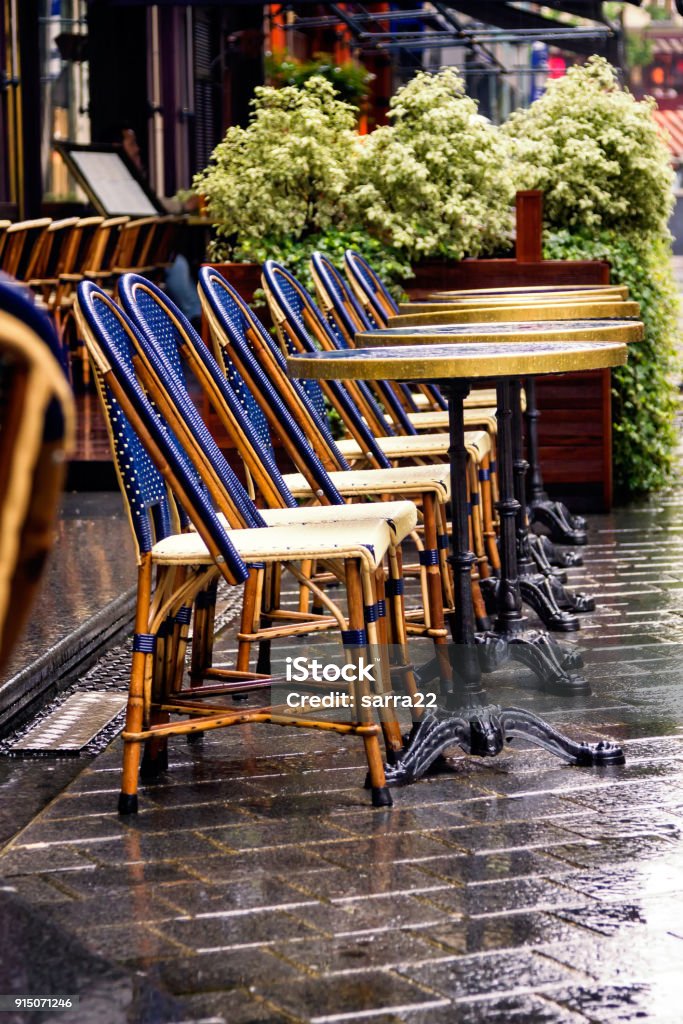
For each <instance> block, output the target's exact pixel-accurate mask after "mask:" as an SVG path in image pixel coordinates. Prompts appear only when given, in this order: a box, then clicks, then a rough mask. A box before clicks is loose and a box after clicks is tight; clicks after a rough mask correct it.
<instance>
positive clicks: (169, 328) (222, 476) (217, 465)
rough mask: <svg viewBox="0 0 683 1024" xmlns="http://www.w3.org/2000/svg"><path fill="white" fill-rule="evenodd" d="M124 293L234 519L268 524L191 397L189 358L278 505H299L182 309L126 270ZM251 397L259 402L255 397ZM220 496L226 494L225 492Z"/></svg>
mask: <svg viewBox="0 0 683 1024" xmlns="http://www.w3.org/2000/svg"><path fill="white" fill-rule="evenodd" d="M119 296H120V301H121V305H122V307H123V309H124V310H125V312H126V313H127V314H128V316H129V317H130V318H131V320H132V321H133V323H134V324H135V325H136V327H138V329H139V330H138V334H137V339H138V340H139V344H140V355H141V357H142V358H143V359H144V360H146V361H147V362H148V368H149V370H150V371H151V373H152V374H153V375H154V377H155V380H156V382H157V384H158V385H160V386H161V387H162V388H163V390H164V391H165V392H166V394H167V395H168V397H169V398H170V399H171V406H170V410H171V415H173V414H174V413H175V410H176V409H181V410H182V414H183V427H184V428H187V430H189V432H190V436H189V437H188V443H189V444H190V445H194V446H195V448H196V450H197V451H198V453H200V457H201V458H203V459H204V460H205V463H204V465H207V466H208V468H209V470H210V471H212V472H213V473H214V474H215V476H216V478H217V480H218V481H219V484H218V486H219V487H220V488H222V489H225V491H226V492H227V494H228V495H229V503H230V508H231V511H232V514H233V517H235V516H236V517H237V518H238V522H236V523H235V525H241V526H250V527H260V526H264V525H265V523H264V520H263V517H262V516H261V515H260V513H259V512H258V510H257V509H256V507H255V505H254V503H253V502H252V500H251V498H250V497H249V496H248V494H247V493H246V491H245V490H244V488H243V487H242V484H241V483H240V481H239V480H238V478H237V477H236V475H235V473H234V472H233V470H232V469H231V468H230V466H229V465H228V463H227V461H226V460H225V458H224V456H223V454H222V452H221V451H220V449H219V448H218V446H217V444H216V442H215V441H214V439H213V437H212V436H211V434H210V432H209V430H208V429H207V427H206V424H205V423H204V421H203V419H202V417H201V415H200V414H199V412H198V410H197V408H196V406H195V404H194V402H193V401H192V398H191V396H190V393H189V390H188V388H187V384H186V377H185V366H184V361H185V365H186V366H187V367H189V370H190V372H191V373H192V374H193V375H195V376H196V378H197V380H198V381H199V383H200V384H201V385H202V386H205V387H206V390H207V393H210V396H212V397H213V398H215V399H216V402H217V404H218V403H219V402H220V403H223V405H224V408H225V409H226V411H227V414H228V415H227V418H226V420H225V422H226V425H227V426H228V429H231V432H232V440H233V441H234V443H235V445H236V447H237V448H238V451H240V452H241V453H242V457H243V460H244V461H245V464H246V465H247V468H249V469H250V472H251V467H253V466H254V465H255V463H254V458H255V459H256V462H257V468H260V469H261V472H265V473H266V474H267V477H268V480H269V482H270V485H271V486H270V488H269V490H270V491H271V492H272V490H273V489H274V491H275V496H276V501H275V502H274V503H275V504H277V505H279V506H281V507H282V506H290V507H292V508H293V507H296V500H295V498H294V497H293V496H292V494H291V493H290V491H289V489H288V488H287V485H286V484H285V482H284V480H283V479H282V476H281V474H280V471H279V469H278V467H277V464H276V462H275V458H274V456H273V450H272V447H267V446H266V445H264V443H263V441H262V439H261V435H260V433H259V431H258V430H256V428H255V427H254V425H253V423H252V421H251V418H250V412H249V411H247V410H246V409H245V406H244V404H243V400H242V399H241V398H238V397H237V395H236V394H235V392H234V391H233V389H232V388H231V387H230V386H229V385H228V382H227V381H226V378H225V375H224V374H223V373H222V372H221V369H220V367H219V366H218V364H217V363H216V361H215V359H214V358H213V356H212V355H211V353H210V352H209V350H208V349H207V347H206V345H204V343H203V342H202V340H201V338H200V337H199V335H198V334H197V332H196V331H195V329H194V328H193V327H192V324H191V323H190V322H189V321H188V319H187V318H186V317H185V315H184V314H183V313H182V312H181V310H179V309H178V307H177V306H176V305H175V304H174V303H173V302H172V301H171V300H170V299H169V298H168V297H167V296H166V295H164V293H163V292H162V291H161V290H160V289H159V288H157V287H156V285H154V284H152V282H151V281H148V280H146V279H145V278H144V277H140V276H139V275H138V274H124V276H123V277H122V278H121V281H120V282H119ZM183 357H184V358H183ZM240 383H241V380H240ZM249 399H250V400H251V403H252V404H255V403H253V399H252V396H251V395H249ZM257 408H258V407H257ZM258 411H259V412H260V410H258ZM266 430H267V424H266ZM218 497H221V495H220V493H219V495H218Z"/></svg>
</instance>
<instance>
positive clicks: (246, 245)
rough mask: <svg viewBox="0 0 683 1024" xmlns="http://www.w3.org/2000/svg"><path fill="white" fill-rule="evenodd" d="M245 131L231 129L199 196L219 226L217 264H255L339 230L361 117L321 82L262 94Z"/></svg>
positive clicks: (199, 180) (204, 174) (198, 185)
mask: <svg viewBox="0 0 683 1024" xmlns="http://www.w3.org/2000/svg"><path fill="white" fill-rule="evenodd" d="M252 106H253V113H252V117H251V120H250V122H249V125H248V126H247V127H246V128H240V127H232V128H229V129H228V131H227V133H226V136H225V138H224V140H223V142H221V143H220V144H219V145H218V146H217V147H216V149H215V150H214V152H213V154H212V156H211V161H210V163H209V165H208V167H207V168H206V169H205V170H203V171H201V172H200V173H199V174H197V175H196V176H195V178H194V181H193V189H194V191H195V192H196V193H198V194H200V195H202V196H204V198H205V200H206V203H207V211H208V215H209V216H210V218H211V219H212V221H213V223H214V225H215V232H216V239H215V241H214V243H213V247H212V256H213V257H214V258H215V259H225V258H230V257H231V256H233V255H235V254H236V253H238V254H239V256H240V258H242V259H250V258H252V257H251V254H252V251H254V250H256V249H258V250H259V251H261V250H262V249H263V246H264V244H266V245H268V244H270V245H271V246H274V247H277V245H279V244H282V243H285V242H287V243H290V242H291V241H292V240H296V239H298V238H301V237H302V236H303V235H305V234H309V233H315V232H317V231H322V230H325V229H327V228H329V227H331V226H332V225H334V224H336V223H338V222H339V220H340V218H341V216H342V212H341V198H342V196H343V195H344V194H345V192H346V191H347V188H348V182H349V171H350V167H351V164H352V161H353V157H354V153H355V140H356V117H357V111H356V110H355V109H354V108H353V107H351V106H350V105H349V104H347V103H344V102H342V101H341V100H339V99H338V98H337V95H336V92H335V89H334V87H333V86H332V85H331V83H330V82H328V81H326V80H325V79H323V78H321V77H314V78H310V79H308V80H307V81H306V82H305V83H304V85H303V86H302V87H301V88H297V87H294V86H289V87H286V88H283V89H274V88H270V87H262V88H258V89H256V94H255V99H254V101H253V104H252Z"/></svg>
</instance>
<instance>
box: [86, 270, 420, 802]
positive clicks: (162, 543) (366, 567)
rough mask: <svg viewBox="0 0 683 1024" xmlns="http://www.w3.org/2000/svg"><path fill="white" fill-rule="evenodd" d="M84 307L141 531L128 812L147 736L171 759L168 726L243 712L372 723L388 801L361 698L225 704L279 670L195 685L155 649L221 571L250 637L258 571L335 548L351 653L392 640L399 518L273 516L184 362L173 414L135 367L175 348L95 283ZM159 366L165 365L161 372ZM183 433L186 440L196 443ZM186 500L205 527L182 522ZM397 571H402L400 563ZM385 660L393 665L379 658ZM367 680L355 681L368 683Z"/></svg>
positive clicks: (306, 722) (389, 728)
mask: <svg viewBox="0 0 683 1024" xmlns="http://www.w3.org/2000/svg"><path fill="white" fill-rule="evenodd" d="M77 316H78V319H79V324H80V326H81V329H82V331H83V334H84V337H85V340H86V344H87V346H88V350H89V353H90V355H91V359H92V361H93V365H94V368H95V371H96V377H97V381H98V387H99V389H100V394H101V397H102V399H103V402H104V406H105V411H106V414H107V418H108V420H109V423H110V430H111V441H112V447H113V450H114V455H115V460H116V465H117V470H118V473H119V477H120V481H121V484H122V491H123V493H124V496H125V498H126V500H127V503H128V507H129V511H130V516H131V522H132V525H133V527H134V534H135V539H136V542H137V545H138V560H139V586H138V602H137V613H136V626H135V640H134V652H135V653H134V655H133V667H132V671H131V686H130V696H129V703H128V713H127V721H126V728H125V731H124V734H123V739H124V772H123V784H122V793H121V798H120V803H119V809H120V811H121V812H122V813H130V812H133V811H135V810H136V808H137V784H138V780H137V775H138V764H139V750H140V746H141V744H146V746H147V748H148V751H149V753H150V758H149V760H150V762H151V763H152V765H153V766H156V765H160V766H161V767H163V765H164V757H163V753H164V748H165V742H166V740H167V738H168V736H170V735H174V734H179V733H180V734H182V733H192V732H199V731H203V730H205V729H213V728H219V727H223V726H230V725H236V724H240V723H242V722H272V723H275V724H279V725H295V726H299V727H300V726H308V727H311V728H316V729H322V730H328V731H332V732H334V733H336V734H341V735H345V734H351V735H358V736H360V737H361V738H362V740H363V743H364V746H365V752H366V756H367V761H368V768H369V772H370V784H371V790H372V801H373V804H374V805H376V806H387V805H389V804H390V803H391V796H390V794H389V792H388V790H387V788H386V786H385V776H384V767H383V761H382V757H381V753H380V746H379V735H380V727H379V726H378V725H377V724H376V723H375V722H374V721H373V720H372V719H371V717H370V716H371V712H369V711H367V713H366V709H365V710H364V709H362V708H361V707H360V702H359V701H357V702H356V711H355V712H353V713H352V715H351V717H350V718H348V717H347V718H346V719H345V720H343V721H340V720H339V719H338V718H329V717H322V718H316V717H315V716H313V715H311V714H305V715H304V716H303V717H302V715H299V714H296V713H292V712H291V711H290V710H289V709H287V708H280V707H270V706H265V707H264V706H257V707H250V708H243V709H241V710H240V711H235V710H234V707H230V706H228V707H226V706H225V705H220V704H216V703H215V702H214V698H216V697H220V695H221V694H222V693H225V692H228V693H230V692H232V693H233V694H234V693H235V692H241V693H244V692H248V691H249V690H250V689H252V688H261V689H262V688H264V687H267V686H268V685H269V684H270V682H271V680H270V679H268V678H264V677H263V675H259V674H254V673H249V672H248V671H246V670H240V669H236V670H229V669H214V670H213V672H212V674H211V678H212V679H214V680H215V679H221V682H220V683H214V684H208V685H204V686H201V685H196V682H195V683H193V684H192V685H191V686H189V687H187V686H185V687H183V685H182V677H181V674H180V673H179V672H173V673H170V674H168V673H167V674H161V675H159V674H157V673H155V663H154V662H155V657H154V653H155V647H156V644H157V640H158V635H159V631H160V630H163V627H164V625H165V624H167V623H168V621H169V619H170V618H172V617H176V616H178V615H183V617H185V615H186V612H187V609H188V608H189V607H191V604H192V601H193V599H194V597H195V595H197V594H199V593H201V592H202V591H205V590H206V589H207V586H209V585H210V583H211V581H212V579H214V578H216V577H217V576H218V575H219V574H220V575H222V576H223V578H224V579H225V580H226V581H227V582H228V583H230V584H232V585H236V584H239V583H242V582H245V581H246V586H245V595H244V608H243V615H242V630H241V634H242V636H243V638H244V639H245V640H246V643H247V644H248V645H249V646H250V645H251V639H252V638H251V637H250V636H246V637H244V633H245V626H246V627H247V629H246V631H247V632H248V628H249V626H250V624H251V623H252V622H253V619H254V610H255V607H256V606H257V605H258V592H259V587H260V583H259V580H260V579H262V576H263V571H264V568H265V567H266V566H270V567H278V569H279V570H283V569H284V570H286V571H289V572H291V573H292V574H293V576H294V578H295V579H297V580H298V581H300V582H303V583H305V582H306V581H305V577H304V574H303V573H302V572H301V570H300V569H299V564H300V563H301V562H302V561H303V560H306V559H309V558H315V559H319V560H320V561H322V562H325V563H326V564H327V565H328V566H329V567H330V571H333V572H335V573H336V574H337V576H338V578H339V579H340V581H343V582H345V585H346V597H347V601H348V611H347V612H346V613H343V612H342V611H341V610H340V608H339V606H338V605H336V604H334V603H333V602H332V601H331V600H330V599H329V598H328V597H327V595H326V594H324V593H322V592H321V593H320V594H319V597H320V600H321V601H322V603H323V604H324V605H325V607H326V608H327V609H328V610H329V612H330V614H331V616H332V617H333V618H334V619H335V620H336V622H337V625H338V628H339V630H340V633H341V639H342V644H343V646H344V650H345V652H346V656H347V660H351V661H353V660H355V659H356V658H357V656H358V652H359V650H360V651H363V650H365V649H366V648H368V647H370V648H374V649H377V648H378V646H379V643H380V641H381V630H380V629H379V628H378V620H379V619H380V617H381V612H382V610H383V609H382V606H381V599H380V598H378V587H379V586H380V583H381V582H383V579H384V577H383V569H382V565H383V559H384V557H385V555H386V554H387V553H388V552H389V551H390V549H391V547H392V544H393V542H394V538H393V537H392V533H391V530H390V527H389V526H388V524H387V522H386V521H385V519H384V518H381V517H377V518H376V519H375V520H370V519H365V520H363V521H362V523H360V524H358V523H352V522H348V521H346V522H339V521H334V522H328V523H319V522H310V521H308V520H307V510H305V509H303V510H301V512H300V513H297V512H296V510H290V509H287V510H285V513H286V522H287V525H278V526H272V525H270V524H269V522H268V520H267V518H266V515H265V514H263V513H262V512H261V511H259V509H257V507H256V506H255V505H254V503H253V502H252V501H251V499H250V498H249V496H248V495H247V493H246V492H245V491H244V489H243V488H242V486H241V484H240V483H239V480H238V479H237V478H236V477H235V475H234V473H232V471H231V470H230V468H229V467H228V466H227V464H225V463H223V464H221V463H220V461H215V462H214V459H215V458H216V455H215V453H214V452H211V453H210V454H211V456H212V457H211V460H208V459H207V449H205V448H204V440H205V439H204V438H203V437H202V436H201V434H200V433H198V428H197V425H196V422H195V416H194V414H193V412H192V409H191V408H190V407H189V405H186V404H185V402H184V399H183V394H182V389H178V390H176V388H175V383H174V375H173V373H171V374H170V376H169V377H168V379H167V380H166V381H165V383H166V384H167V385H168V387H169V393H168V398H169V400H170V399H173V400H174V401H175V402H177V406H176V410H175V416H174V420H173V428H172V427H171V425H170V424H169V423H168V422H167V421H166V419H165V417H164V415H163V409H162V406H163V405H164V403H163V402H162V403H160V404H157V405H156V406H153V405H152V404H151V402H150V400H149V397H148V394H147V392H146V391H145V389H144V388H143V386H142V384H141V383H140V380H139V379H138V376H137V375H136V370H137V371H139V372H140V375H141V377H142V378H143V379H144V380H145V381H146V382H147V384H149V382H150V380H151V379H152V378H153V377H156V376H157V372H158V371H160V370H161V369H163V368H164V365H168V364H166V361H165V357H164V356H163V349H162V348H161V347H158V348H156V349H155V358H154V360H153V361H150V359H149V358H148V357H149V354H150V351H151V350H152V349H151V346H149V345H146V344H145V339H144V338H143V337H142V336H141V335H140V334H139V333H138V331H137V329H136V327H135V326H134V325H133V323H132V322H131V321H130V319H129V318H128V317H127V316H126V314H125V313H124V312H123V310H121V309H120V308H119V307H118V306H117V305H116V304H115V302H114V301H113V299H112V298H111V296H109V295H107V293H106V292H104V291H103V290H102V289H101V288H99V287H97V286H96V285H94V284H92V283H83V284H81V285H80V286H79V289H78V301H77ZM161 376H163V374H162V375H161ZM160 380H161V377H157V383H159V382H160ZM157 397H159V392H158V391H157ZM195 413H196V410H195ZM182 442H185V443H187V444H188V446H189V449H190V452H188V451H187V450H186V449H185V447H184V444H183V443H182ZM190 453H191V455H192V458H191V457H190ZM219 454H220V453H219ZM209 462H210V463H211V468H209ZM199 468H201V471H202V475H203V476H205V478H206V481H207V485H206V487H205V486H204V485H203V483H202V482H200V476H199V473H198V469H199ZM174 496H177V501H176V498H175V497H174ZM404 504H405V506H406V508H405V511H404V512H403V510H402V512H403V514H404V517H405V529H406V531H407V532H409V531H410V529H411V528H412V526H413V525H414V522H415V514H414V511H413V514H412V518H410V517H409V513H410V505H409V503H404ZM214 505H215V507H214ZM181 509H182V510H184V516H185V517H189V519H190V520H191V521H192V524H193V526H194V528H195V531H189V530H186V532H183V531H182V527H183V517H181V514H180V510H181ZM271 521H272V520H271ZM186 522H187V518H185V523H186ZM393 572H394V575H395V567H394V569H393ZM155 575H156V583H155V581H154V576H155ZM370 657H371V659H372V655H371V656H370ZM378 664H379V665H380V668H382V669H383V662H382V659H381V658H380V659H379V660H378ZM155 684H156V687H155ZM360 685H361V684H356V688H357V689H358V687H360ZM386 685H387V679H386V676H385V674H384V672H383V671H381V672H380V678H379V679H378V680H377V682H376V686H378V687H379V688H382V687H384V686H386ZM207 698H208V700H207ZM170 716H180V721H173V720H170V721H169V718H170ZM382 727H383V730H384V736H385V741H386V742H387V746H388V753H389V754H392V753H394V752H396V751H397V750H399V749H400V748H401V745H402V740H401V735H400V730H399V728H398V723H397V722H396V720H395V718H392V716H391V715H388V716H386V715H385V717H384V720H383V722H382Z"/></svg>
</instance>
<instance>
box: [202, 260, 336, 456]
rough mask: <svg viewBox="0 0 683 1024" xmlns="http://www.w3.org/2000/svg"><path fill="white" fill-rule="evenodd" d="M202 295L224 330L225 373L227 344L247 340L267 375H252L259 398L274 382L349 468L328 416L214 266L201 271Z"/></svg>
mask: <svg viewBox="0 0 683 1024" xmlns="http://www.w3.org/2000/svg"><path fill="white" fill-rule="evenodd" d="M199 294H200V298H201V299H202V303H203V305H204V307H205V309H206V310H207V311H208V315H209V317H211V314H213V316H214V317H216V318H217V319H218V320H219V321H220V327H221V331H220V334H219V337H218V338H215V337H214V347H215V352H216V358H217V359H218V361H219V362H220V363H221V365H223V367H224V370H225V373H226V374H229V373H230V366H231V365H234V363H233V360H232V359H231V357H230V352H229V349H228V348H227V347H226V346H227V344H228V342H230V341H231V340H234V341H235V342H236V343H238V342H241V341H243V342H244V343H245V346H246V347H247V348H248V349H249V351H250V352H251V353H252V355H253V357H254V360H255V363H256V366H258V367H259V368H260V369H261V371H262V373H263V375H264V379H263V380H260V381H259V379H258V378H255V377H253V376H252V375H251V374H250V375H249V377H250V382H249V387H250V389H251V391H252V393H253V394H254V395H255V396H256V397H257V400H258V395H259V392H260V389H261V387H262V386H263V387H265V386H266V381H270V385H271V386H272V388H273V390H274V394H275V395H276V396H278V397H279V399H281V400H284V404H285V407H286V408H289V410H290V415H292V411H291V410H292V408H294V410H295V411H296V413H297V415H298V414H299V411H300V409H303V410H304V412H305V419H306V420H307V421H308V427H309V428H312V429H313V430H314V433H315V439H316V441H317V440H318V438H320V440H321V441H322V442H323V444H324V447H325V449H326V450H327V452H328V453H329V455H330V456H331V458H332V463H331V465H332V467H333V468H335V469H348V468H349V467H348V463H347V462H346V460H345V459H344V456H343V455H342V453H341V452H340V451H339V449H338V447H337V445H336V442H335V440H334V437H333V435H332V431H331V430H330V424H329V421H328V419H327V415H326V414H323V415H322V416H321V415H320V413H319V411H318V408H317V406H316V405H314V403H313V402H312V401H311V399H310V396H309V394H308V392H307V391H306V389H305V387H304V385H303V384H302V382H301V381H298V380H294V379H292V378H290V377H289V376H288V374H287V361H286V359H285V357H284V355H283V353H282V350H281V349H280V346H279V345H278V344H277V342H276V341H275V339H274V338H273V336H272V335H271V334H270V333H269V332H268V331H267V330H266V328H265V327H264V326H263V324H262V323H261V321H260V320H259V318H258V317H257V316H256V314H255V313H254V312H253V310H251V309H250V308H249V306H248V305H247V304H246V302H245V301H244V299H243V298H242V296H241V295H240V294H239V293H238V292H237V291H236V290H235V289H234V288H233V287H232V285H231V284H229V282H228V281H226V279H225V278H224V277H223V276H222V275H221V274H220V273H219V272H218V271H217V270H214V269H212V268H211V267H202V268H201V269H200V271H199ZM287 399H289V400H290V402H292V406H291V407H290V406H288V405H287ZM276 408H277V407H276Z"/></svg>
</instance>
